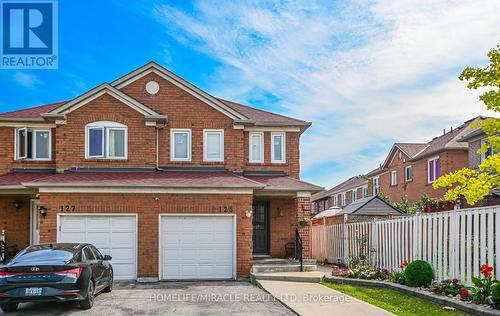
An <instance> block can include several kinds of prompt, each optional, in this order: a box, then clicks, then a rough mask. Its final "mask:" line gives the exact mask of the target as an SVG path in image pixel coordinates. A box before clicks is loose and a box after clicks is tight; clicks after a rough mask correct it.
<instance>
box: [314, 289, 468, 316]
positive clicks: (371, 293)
mask: <svg viewBox="0 0 500 316" xmlns="http://www.w3.org/2000/svg"><path fill="white" fill-rule="evenodd" d="M321 284H323V285H325V286H327V287H329V288H332V289H334V290H337V291H339V292H342V293H345V294H347V295H350V296H353V297H355V298H357V299H359V300H362V301H365V302H368V303H370V304H372V305H375V306H378V307H380V308H383V309H385V310H387V311H389V312H392V313H394V314H396V315H405V316H406V315H425V316H431V315H442V314H446V315H469V314H467V313H463V312H458V311H449V310H445V309H443V306H441V305H438V304H435V303H430V302H428V301H426V300H423V299H420V298H416V297H413V296H409V295H406V294H402V293H399V292H396V291H393V290H389V289H381V288H375V287H367V286H359V285H349V284H337V283H330V282H324V281H323V282H321Z"/></svg>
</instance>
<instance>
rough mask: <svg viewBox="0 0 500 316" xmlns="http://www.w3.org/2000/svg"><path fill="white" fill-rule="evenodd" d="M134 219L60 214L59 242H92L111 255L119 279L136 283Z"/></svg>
mask: <svg viewBox="0 0 500 316" xmlns="http://www.w3.org/2000/svg"><path fill="white" fill-rule="evenodd" d="M136 232H137V227H136V217H135V216H109V215H60V218H59V233H58V242H77V243H89V244H93V245H94V246H96V247H97V249H99V251H101V253H102V254H103V255H110V256H111V257H112V258H113V259H112V260H111V264H112V265H113V272H114V276H115V279H116V280H133V279H136V278H137V274H136V262H137V260H136V238H137V234H136Z"/></svg>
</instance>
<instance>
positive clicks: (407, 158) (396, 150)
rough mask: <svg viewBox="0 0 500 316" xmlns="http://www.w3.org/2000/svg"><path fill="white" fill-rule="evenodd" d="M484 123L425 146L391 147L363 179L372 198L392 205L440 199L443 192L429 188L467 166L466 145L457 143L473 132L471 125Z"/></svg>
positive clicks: (463, 127) (465, 126) (457, 130)
mask: <svg viewBox="0 0 500 316" xmlns="http://www.w3.org/2000/svg"><path fill="white" fill-rule="evenodd" d="M484 119H485V118H484V117H476V118H474V119H471V120H468V121H466V122H464V123H463V124H462V125H460V126H459V127H457V128H455V129H453V128H451V129H450V131H448V132H444V133H443V135H441V136H439V137H435V138H433V139H432V140H431V141H429V142H427V143H395V144H394V145H393V146H392V148H391V150H390V152H389V154H388V155H387V157H386V159H385V161H384V163H383V164H382V165H381V166H380V167H379V168H377V169H375V170H373V171H371V172H369V173H368V174H367V175H366V176H367V177H368V178H369V179H370V180H369V187H370V188H369V190H370V191H371V193H372V194H374V195H376V194H379V193H382V194H383V195H384V196H386V197H388V198H389V199H390V200H391V201H393V202H397V201H400V200H401V199H402V198H403V197H405V196H406V197H407V198H408V201H409V202H411V203H414V202H416V201H418V200H420V198H421V196H422V195H423V194H427V195H428V196H429V197H435V198H442V197H443V194H444V193H445V189H444V188H439V189H434V188H433V187H432V184H433V183H434V181H435V180H436V179H437V178H439V177H440V176H441V175H444V174H446V173H449V172H452V171H455V170H458V169H462V168H464V167H466V166H467V165H468V154H469V148H468V144H467V143H466V142H461V141H459V140H460V139H462V138H463V137H465V136H467V135H469V134H470V133H472V132H473V131H474V129H473V128H472V127H471V125H473V123H474V122H477V121H478V120H484Z"/></svg>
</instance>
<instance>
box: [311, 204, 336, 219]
mask: <svg viewBox="0 0 500 316" xmlns="http://www.w3.org/2000/svg"><path fill="white" fill-rule="evenodd" d="M341 212H342V209H341V208H340V207H337V206H333V207H330V208H329V209H327V210H324V211H323V212H319V213H318V214H316V215H315V216H314V217H313V219H320V218H324V217H332V216H337V215H340V213H341Z"/></svg>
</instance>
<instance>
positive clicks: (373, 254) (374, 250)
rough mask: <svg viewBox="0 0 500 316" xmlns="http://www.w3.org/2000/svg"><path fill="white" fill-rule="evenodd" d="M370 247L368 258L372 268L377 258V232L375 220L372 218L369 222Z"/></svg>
mask: <svg viewBox="0 0 500 316" xmlns="http://www.w3.org/2000/svg"><path fill="white" fill-rule="evenodd" d="M370 225H371V232H372V235H371V240H372V242H371V246H372V249H370V258H371V261H372V266H377V257H378V230H377V220H376V219H375V218H374V219H373V221H372V222H371V224H370Z"/></svg>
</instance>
